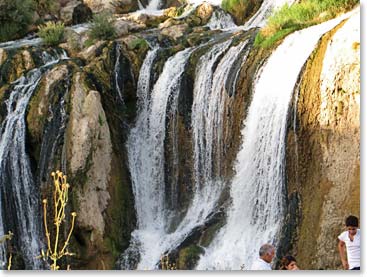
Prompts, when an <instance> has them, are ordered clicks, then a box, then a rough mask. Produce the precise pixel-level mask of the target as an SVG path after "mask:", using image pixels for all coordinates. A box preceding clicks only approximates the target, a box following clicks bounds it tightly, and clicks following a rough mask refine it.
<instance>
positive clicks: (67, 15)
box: [60, 0, 92, 25]
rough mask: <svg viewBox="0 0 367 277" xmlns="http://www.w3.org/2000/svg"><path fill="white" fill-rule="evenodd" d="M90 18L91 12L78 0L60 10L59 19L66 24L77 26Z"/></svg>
mask: <svg viewBox="0 0 367 277" xmlns="http://www.w3.org/2000/svg"><path fill="white" fill-rule="evenodd" d="M91 18H92V10H91V9H90V8H89V7H88V6H86V5H84V4H83V3H82V2H80V1H78V0H74V1H70V2H68V3H67V4H66V6H64V7H62V8H61V9H60V19H61V20H62V21H63V22H64V23H65V24H66V25H69V24H79V23H83V22H87V21H88V20H90V19H91Z"/></svg>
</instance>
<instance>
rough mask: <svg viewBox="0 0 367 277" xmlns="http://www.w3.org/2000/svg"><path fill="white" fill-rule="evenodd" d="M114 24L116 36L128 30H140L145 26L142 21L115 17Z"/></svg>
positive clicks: (124, 33)
mask: <svg viewBox="0 0 367 277" xmlns="http://www.w3.org/2000/svg"><path fill="white" fill-rule="evenodd" d="M114 25H115V30H116V35H117V37H121V36H123V35H127V34H128V33H129V32H136V31H141V30H144V29H145V28H146V26H145V24H143V23H136V22H133V21H128V20H125V19H117V20H116V21H115V23H114Z"/></svg>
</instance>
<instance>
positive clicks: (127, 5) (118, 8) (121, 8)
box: [113, 0, 139, 13]
mask: <svg viewBox="0 0 367 277" xmlns="http://www.w3.org/2000/svg"><path fill="white" fill-rule="evenodd" d="M113 6H114V8H115V12H116V13H129V12H134V11H136V10H138V9H139V4H138V1H137V0H116V1H115V2H114V3H113Z"/></svg>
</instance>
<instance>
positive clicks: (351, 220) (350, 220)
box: [345, 215, 358, 227]
mask: <svg viewBox="0 0 367 277" xmlns="http://www.w3.org/2000/svg"><path fill="white" fill-rule="evenodd" d="M345 226H352V227H358V218H357V217H355V216H354V215H350V216H348V217H347V219H346V220H345Z"/></svg>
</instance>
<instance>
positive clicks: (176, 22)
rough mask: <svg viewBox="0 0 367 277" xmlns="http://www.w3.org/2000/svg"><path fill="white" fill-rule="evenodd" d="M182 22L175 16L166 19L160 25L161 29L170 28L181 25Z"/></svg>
mask: <svg viewBox="0 0 367 277" xmlns="http://www.w3.org/2000/svg"><path fill="white" fill-rule="evenodd" d="M179 24H181V22H180V21H179V20H176V19H173V18H168V19H167V20H166V21H164V22H163V23H161V24H159V25H158V28H159V29H164V28H168V27H171V26H174V25H179Z"/></svg>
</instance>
